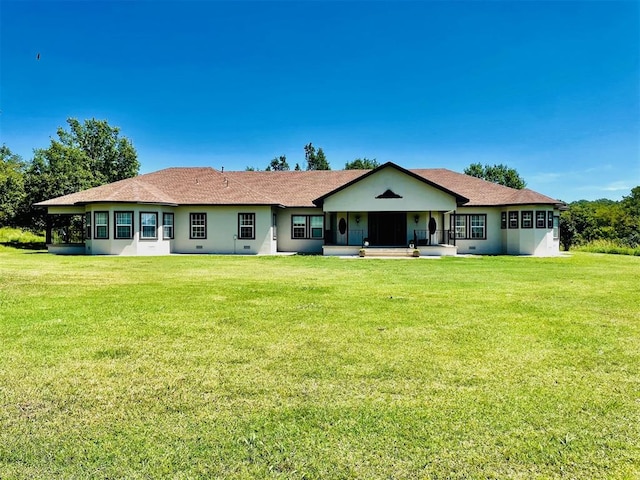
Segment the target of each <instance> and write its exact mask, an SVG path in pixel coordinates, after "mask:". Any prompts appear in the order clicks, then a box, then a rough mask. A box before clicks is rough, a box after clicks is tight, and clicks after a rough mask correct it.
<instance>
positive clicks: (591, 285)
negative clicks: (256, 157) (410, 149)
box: [0, 247, 640, 479]
mask: <svg viewBox="0 0 640 480" xmlns="http://www.w3.org/2000/svg"><path fill="white" fill-rule="evenodd" d="M0 348H1V355H0V478H2V479H11V478H19V479H22V478H24V479H26V478H66V479H80V478H109V479H113V478H127V479H130V478H149V479H151V478H163V477H164V478H184V479H186V478H282V479H285V478H286V479H288V478H323V479H325V478H339V479H343V478H362V479H375V478H385V479H390V478H411V479H413V478H437V479H444V478H478V479H480V478H482V479H487V478H522V479H531V478H575V479H585V478H629V479H631V478H639V477H640V257H630V256H619V255H595V254H587V253H578V254H574V255H572V256H567V257H562V258H549V259H544V258H515V257H481V258H442V259H437V260H428V259H402V260H380V259H366V258H365V259H351V260H345V259H338V258H323V257H313V256H294V257H234V256H170V257H150V258H141V257H134V258H118V257H63V256H51V255H48V254H43V253H36V252H29V251H18V250H14V249H10V248H7V247H0Z"/></svg>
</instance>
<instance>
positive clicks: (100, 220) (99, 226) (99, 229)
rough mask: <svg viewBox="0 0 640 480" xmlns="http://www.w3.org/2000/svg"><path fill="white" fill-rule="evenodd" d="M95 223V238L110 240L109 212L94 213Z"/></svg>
mask: <svg viewBox="0 0 640 480" xmlns="http://www.w3.org/2000/svg"><path fill="white" fill-rule="evenodd" d="M93 223H94V225H95V229H96V231H95V235H94V236H93V238H102V239H104V238H109V212H94V214H93Z"/></svg>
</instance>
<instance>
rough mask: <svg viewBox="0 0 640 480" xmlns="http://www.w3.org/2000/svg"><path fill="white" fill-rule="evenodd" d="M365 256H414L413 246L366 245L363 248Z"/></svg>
mask: <svg viewBox="0 0 640 480" xmlns="http://www.w3.org/2000/svg"><path fill="white" fill-rule="evenodd" d="M362 250H364V256H365V257H413V252H414V249H413V248H406V247H400V248H392V247H366V248H363V249H362Z"/></svg>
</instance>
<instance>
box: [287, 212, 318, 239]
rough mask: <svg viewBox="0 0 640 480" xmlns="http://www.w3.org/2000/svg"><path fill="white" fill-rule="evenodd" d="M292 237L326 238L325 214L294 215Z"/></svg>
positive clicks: (292, 217) (292, 218)
mask: <svg viewBox="0 0 640 480" xmlns="http://www.w3.org/2000/svg"><path fill="white" fill-rule="evenodd" d="M291 238H299V239H322V238H324V215H292V216H291Z"/></svg>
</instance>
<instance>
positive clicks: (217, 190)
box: [36, 164, 559, 207]
mask: <svg viewBox="0 0 640 480" xmlns="http://www.w3.org/2000/svg"><path fill="white" fill-rule="evenodd" d="M385 165H386V164H385ZM379 168H381V167H379ZM369 172H370V170H315V171H287V172H240V171H238V172H233V171H231V172H220V171H218V170H214V169H213V168H209V167H178V168H167V169H164V170H159V171H157V172H153V173H147V174H144V175H139V176H137V177H134V178H129V179H126V180H120V181H118V182H114V183H110V184H107V185H102V186H100V187H95V188H91V189H88V190H84V191H82V192H77V193H72V194H69V195H64V196H62V197H58V198H54V199H51V200H46V201H44V202H40V203H37V204H36V205H38V206H42V207H48V206H67V205H82V204H86V203H98V202H127V203H156V204H167V205H282V206H286V207H315V205H314V203H313V200H315V199H318V198H320V197H323V196H325V195H326V194H327V193H329V192H332V191H333V190H336V189H337V188H339V187H341V186H342V185H344V184H346V183H349V182H352V181H354V180H356V179H357V178H359V177H360V176H362V175H364V174H367V173H369ZM409 172H411V173H413V174H415V175H417V176H419V177H422V178H424V179H425V180H427V182H428V183H431V184H436V185H440V186H441V187H443V189H445V190H449V191H451V192H453V193H454V194H457V195H458V196H459V198H463V197H466V198H468V199H469V202H467V203H464V205H466V206H490V205H520V204H556V203H559V201H558V200H555V199H552V198H550V197H547V196H545V195H542V194H540V193H537V192H534V191H532V190H528V189H524V190H515V189H513V188H509V187H504V186H502V185H497V184H494V183H491V182H487V181H485V180H481V179H479V178H475V177H470V176H468V175H464V174H461V173H456V172H453V171H451V170H447V169H443V168H430V169H412V170H409Z"/></svg>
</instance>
